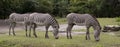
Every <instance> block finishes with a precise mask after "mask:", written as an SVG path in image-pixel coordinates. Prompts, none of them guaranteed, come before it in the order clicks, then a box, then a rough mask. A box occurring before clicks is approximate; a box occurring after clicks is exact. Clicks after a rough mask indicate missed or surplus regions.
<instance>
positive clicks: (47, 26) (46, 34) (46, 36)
mask: <svg viewBox="0 0 120 47" xmlns="http://www.w3.org/2000/svg"><path fill="white" fill-rule="evenodd" d="M49 27H50V25H46V26H45V28H46V33H45V38H49V36H48V28H49Z"/></svg>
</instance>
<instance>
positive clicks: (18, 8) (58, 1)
mask: <svg viewBox="0 0 120 47" xmlns="http://www.w3.org/2000/svg"><path fill="white" fill-rule="evenodd" d="M13 12H17V13H31V12H41V13H50V14H52V15H53V16H58V17H65V16H66V15H67V14H68V13H70V12H75V13H90V14H92V15H94V16H96V17H117V16H120V1H119V0H0V19H5V18H8V16H9V15H10V14H11V13H13Z"/></svg>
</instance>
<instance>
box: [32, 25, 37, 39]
mask: <svg viewBox="0 0 120 47" xmlns="http://www.w3.org/2000/svg"><path fill="white" fill-rule="evenodd" d="M36 27H37V25H36V24H34V25H33V35H34V36H35V37H36V38H37V35H36Z"/></svg>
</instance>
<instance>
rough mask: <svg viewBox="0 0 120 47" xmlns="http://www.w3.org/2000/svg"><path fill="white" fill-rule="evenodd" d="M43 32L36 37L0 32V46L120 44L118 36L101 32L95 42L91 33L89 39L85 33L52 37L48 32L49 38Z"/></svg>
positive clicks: (108, 46)
mask: <svg viewBox="0 0 120 47" xmlns="http://www.w3.org/2000/svg"><path fill="white" fill-rule="evenodd" d="M44 34H45V32H37V35H38V38H35V37H34V36H32V37H25V35H24V32H22V31H21V32H17V36H9V35H5V34H0V47H118V46H120V41H119V40H120V37H118V36H113V35H108V34H107V33H101V40H100V41H99V42H96V41H95V40H94V38H93V34H91V40H85V35H78V36H73V39H67V38H66V36H60V38H59V39H54V37H53V35H52V33H51V32H49V37H50V38H49V39H45V38H44Z"/></svg>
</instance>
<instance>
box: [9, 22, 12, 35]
mask: <svg viewBox="0 0 120 47" xmlns="http://www.w3.org/2000/svg"><path fill="white" fill-rule="evenodd" d="M11 27H12V24H10V27H9V35H11Z"/></svg>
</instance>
